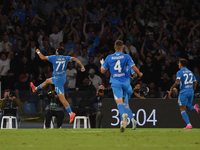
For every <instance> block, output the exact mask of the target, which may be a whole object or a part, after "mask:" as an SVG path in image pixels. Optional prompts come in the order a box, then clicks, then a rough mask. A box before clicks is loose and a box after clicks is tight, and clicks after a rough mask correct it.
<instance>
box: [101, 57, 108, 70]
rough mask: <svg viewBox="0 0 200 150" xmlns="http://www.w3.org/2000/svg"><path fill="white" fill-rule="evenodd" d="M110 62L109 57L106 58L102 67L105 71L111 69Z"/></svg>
mask: <svg viewBox="0 0 200 150" xmlns="http://www.w3.org/2000/svg"><path fill="white" fill-rule="evenodd" d="M108 60H109V57H106V59H105V61H104V63H103V65H102V67H103V69H105V70H107V69H108V68H109V65H108Z"/></svg>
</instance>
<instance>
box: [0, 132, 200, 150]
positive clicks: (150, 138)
mask: <svg viewBox="0 0 200 150" xmlns="http://www.w3.org/2000/svg"><path fill="white" fill-rule="evenodd" d="M122 149H126V150H134V149H135V150H140V149H141V150H143V149H145V150H157V149H159V150H163V149H166V150H168V149H174V150H179V149H180V150H198V149H200V129H192V130H184V129H171V128H165V129H158V128H157V129H156V128H154V129H152V128H149V129H145V128H137V129H136V130H132V129H130V128H129V129H126V130H125V132H124V133H121V132H120V131H119V129H118V128H113V129H17V130H15V129H13V130H9V129H2V130H0V150H122Z"/></svg>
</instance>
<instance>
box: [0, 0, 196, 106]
mask: <svg viewBox="0 0 200 150" xmlns="http://www.w3.org/2000/svg"><path fill="white" fill-rule="evenodd" d="M199 12H200V1H199V0H134V1H133V0H85V1H83V0H1V1H0V53H1V57H0V79H1V83H2V90H4V89H8V88H9V89H11V90H15V91H16V95H17V96H18V98H20V100H21V101H22V102H23V101H24V100H23V98H22V96H20V91H29V90H30V87H29V83H30V82H31V81H32V82H33V83H34V84H35V85H36V86H37V85H39V84H40V83H42V82H43V81H44V80H45V79H46V78H49V77H51V76H52V73H53V72H52V65H51V63H50V62H48V61H42V60H40V58H39V57H38V55H37V53H35V50H36V49H37V48H39V49H40V50H41V52H42V53H43V54H44V55H46V56H48V55H53V54H55V50H56V48H57V47H58V46H63V47H65V55H68V56H72V57H77V58H78V59H79V60H80V61H81V62H82V63H83V64H84V66H85V69H86V71H85V72H84V73H82V72H81V71H80V66H79V65H78V64H74V63H72V62H70V63H69V64H68V69H67V71H66V78H67V83H66V88H65V89H66V91H67V90H71V91H75V90H79V91H94V92H95V91H96V88H97V87H98V86H99V85H100V84H103V85H104V86H105V87H106V88H107V87H110V84H109V78H110V72H109V70H108V71H107V72H106V73H105V75H102V74H101V73H100V62H99V60H100V59H101V58H105V57H106V56H107V55H109V54H112V53H114V42H115V41H116V40H117V39H120V40H123V42H124V53H126V54H129V55H130V56H131V57H132V59H133V60H134V62H135V64H136V66H137V67H138V68H139V69H140V71H141V72H142V73H143V77H142V78H141V79H138V80H135V81H132V84H133V85H134V84H136V83H139V84H140V85H141V86H148V87H149V88H150V93H151V94H152V95H151V96H150V97H156V94H154V93H153V92H155V91H167V90H169V88H170V87H171V85H172V84H173V83H174V81H175V79H176V72H177V71H178V70H179V69H178V65H177V62H178V60H179V58H186V59H187V60H188V62H189V64H188V68H189V69H191V70H192V71H193V72H194V75H195V77H196V79H197V82H198V88H197V92H198V91H199V90H200V72H199V69H200V57H199V54H200V14H199Z"/></svg>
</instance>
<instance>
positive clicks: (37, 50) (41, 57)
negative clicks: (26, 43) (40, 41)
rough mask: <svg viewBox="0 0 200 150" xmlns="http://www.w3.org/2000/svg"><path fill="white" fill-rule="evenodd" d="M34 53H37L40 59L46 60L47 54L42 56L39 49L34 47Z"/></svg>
mask: <svg viewBox="0 0 200 150" xmlns="http://www.w3.org/2000/svg"><path fill="white" fill-rule="evenodd" d="M36 53H37V54H38V55H39V57H40V59H42V60H48V57H47V56H44V55H43V54H42V53H41V52H40V50H39V49H36Z"/></svg>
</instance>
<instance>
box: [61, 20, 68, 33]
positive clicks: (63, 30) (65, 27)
mask: <svg viewBox="0 0 200 150" xmlns="http://www.w3.org/2000/svg"><path fill="white" fill-rule="evenodd" d="M67 26H68V20H67V22H66V24H65V26H64V28H63V29H62V32H63V33H64V32H65V30H66V29H67Z"/></svg>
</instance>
